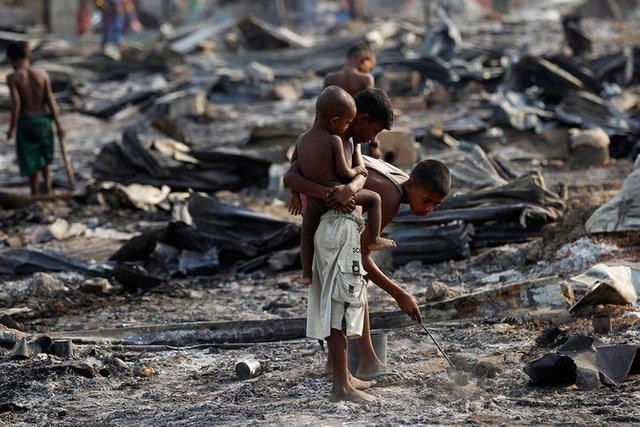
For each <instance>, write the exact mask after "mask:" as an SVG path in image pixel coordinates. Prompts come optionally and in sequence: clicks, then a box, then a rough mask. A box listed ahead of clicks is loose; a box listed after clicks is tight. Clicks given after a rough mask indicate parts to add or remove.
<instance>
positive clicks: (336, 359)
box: [327, 329, 376, 402]
mask: <svg viewBox="0 0 640 427" xmlns="http://www.w3.org/2000/svg"><path fill="white" fill-rule="evenodd" d="M327 347H329V358H330V359H331V366H332V367H333V386H332V387H331V401H332V402H339V401H341V400H348V401H351V402H374V401H375V400H376V398H375V397H374V396H372V395H370V394H367V393H365V392H364V391H360V390H356V389H355V388H354V387H353V385H351V381H349V370H348V369H347V338H346V337H345V336H344V334H343V333H342V331H340V330H338V329H331V335H329V337H328V338H327Z"/></svg>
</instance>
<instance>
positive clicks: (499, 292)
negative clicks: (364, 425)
mask: <svg viewBox="0 0 640 427" xmlns="http://www.w3.org/2000/svg"><path fill="white" fill-rule="evenodd" d="M566 308H567V304H566V302H565V297H564V295H563V293H562V290H561V287H560V280H559V278H557V277H555V276H554V277H547V278H542V279H537V280H533V281H529V282H522V283H515V284H512V285H507V286H503V287H501V288H498V289H491V290H488V291H481V292H476V293H473V294H469V295H464V296H461V297H457V298H452V299H449V300H445V301H440V302H435V303H429V304H424V305H422V306H420V311H421V313H422V317H423V319H424V320H425V321H428V322H434V321H442V320H450V319H465V318H502V317H506V316H508V317H519V316H535V313H536V312H540V313H544V312H549V311H553V310H557V311H562V312H565V311H566ZM412 324H413V321H412V320H411V319H409V317H407V316H406V315H405V314H404V313H402V312H401V311H393V312H378V313H371V325H372V328H373V329H381V328H399V327H405V326H410V325H412ZM305 335H306V319H305V318H293V319H269V320H249V321H234V322H185V323H175V324H166V325H144V326H134V327H127V328H109V329H97V330H86V331H72V332H56V333H51V334H47V336H49V337H51V338H66V339H72V340H73V341H74V342H76V343H87V344H89V343H100V342H109V343H111V344H121V345H174V346H182V345H193V344H196V343H249V342H266V341H284V340H290V339H296V338H303V337H304V336H305Z"/></svg>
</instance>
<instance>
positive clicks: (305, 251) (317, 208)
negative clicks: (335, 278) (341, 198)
mask: <svg viewBox="0 0 640 427" xmlns="http://www.w3.org/2000/svg"><path fill="white" fill-rule="evenodd" d="M325 211H326V209H325V207H324V205H323V204H322V202H320V201H319V200H316V199H313V198H311V197H307V206H306V208H305V210H304V215H303V216H302V232H301V233H300V262H301V263H302V278H300V279H299V280H298V282H299V283H301V284H303V285H310V284H311V276H312V274H313V271H312V270H313V236H314V235H315V234H316V229H317V228H318V224H319V223H320V217H321V216H322V215H323V214H324V213H325Z"/></svg>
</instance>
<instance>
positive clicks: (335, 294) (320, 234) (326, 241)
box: [285, 89, 417, 402]
mask: <svg viewBox="0 0 640 427" xmlns="http://www.w3.org/2000/svg"><path fill="white" fill-rule="evenodd" d="M355 105H356V115H355V117H354V118H353V120H352V121H351V123H350V124H349V127H348V128H347V129H346V131H345V132H344V133H343V134H342V136H341V139H342V143H343V144H346V143H348V141H349V140H350V139H352V140H353V142H354V143H355V144H358V143H362V142H365V141H369V140H371V139H373V138H375V136H376V135H377V134H378V133H379V132H380V131H381V130H382V129H385V128H389V127H391V124H392V122H393V110H392V108H391V104H390V102H389V98H388V97H387V96H386V95H385V94H384V92H382V91H380V90H376V89H369V90H366V91H363V92H362V93H360V94H358V95H357V96H356V99H355ZM299 154H300V159H299V160H297V161H295V162H294V163H293V165H292V167H291V169H290V171H291V170H295V171H296V172H295V173H298V174H299V173H300V169H301V165H300V162H301V160H302V156H303V155H304V153H303V152H302V150H301V152H300V153H299ZM330 161H331V160H330ZM318 163H320V162H319V161H318ZM288 176H290V173H289V172H288V173H287V176H286V177H285V184H287V185H288V182H287V180H286V178H287V177H288ZM358 176H360V177H362V178H364V175H362V174H359V175H358ZM299 177H300V178H301V180H302V182H307V183H309V185H310V187H309V188H310V189H311V191H313V197H315V198H317V199H323V198H324V197H325V196H326V195H327V192H330V190H331V191H333V190H332V185H333V184H335V181H334V182H333V183H330V184H329V185H324V184H316V183H313V182H312V180H307V179H306V178H304V177H302V175H301V174H300V175H299ZM321 181H325V180H324V179H322V180H321ZM291 182H296V180H293V181H291ZM338 182H339V181H338ZM352 182H353V183H356V184H349V185H348V186H349V187H350V188H349V189H348V190H345V191H342V192H341V194H344V195H346V193H347V192H350V191H351V189H352V187H354V186H355V185H357V183H358V182H359V181H358V178H357V177H356V178H355V179H354V180H353V181H352ZM333 187H335V188H344V187H346V185H343V184H339V185H337V186H336V185H333ZM318 188H322V189H327V192H324V193H321V192H320V191H317V190H318ZM360 188H362V185H360ZM297 189H304V185H302V186H300V188H297ZM355 194H357V191H354V192H353V193H351V194H349V196H348V197H346V198H345V199H344V200H341V203H342V204H346V205H349V207H350V208H351V209H353V207H354V206H355V203H353V195H355ZM336 206H337V204H336ZM351 209H347V210H351ZM362 224H363V222H362V219H361V218H360V216H359V215H355V214H353V213H343V212H342V210H330V211H328V212H327V213H326V214H324V215H323V216H322V218H321V219H320V224H319V225H318V228H317V230H316V233H315V239H314V240H315V241H314V249H315V254H314V255H315V256H314V264H313V283H312V284H311V286H310V288H309V301H308V312H307V336H309V337H310V338H316V339H321V340H322V339H325V340H327V343H328V347H329V359H330V360H331V365H332V366H333V371H332V373H333V387H332V391H331V399H332V400H334V401H338V400H351V401H365V402H366V401H372V400H374V399H375V398H374V397H373V396H371V395H369V394H367V393H365V392H363V391H361V390H362V389H364V388H367V387H368V386H370V385H371V384H372V383H371V382H368V381H360V380H358V379H356V378H353V377H351V375H350V374H349V372H348V370H347V359H346V344H347V343H346V336H345V333H346V334H347V335H351V336H353V335H355V336H357V335H361V334H362V331H363V327H365V325H366V322H367V320H366V289H365V288H364V284H365V282H364V280H363V275H364V274H365V271H364V269H363V268H362V257H361V250H360V230H361V227H362ZM369 240H370V235H369V237H367V242H369ZM367 248H368V246H367ZM367 252H368V249H367ZM413 301H415V300H413ZM416 310H417V304H416ZM343 322H344V326H343ZM343 330H344V331H345V332H343Z"/></svg>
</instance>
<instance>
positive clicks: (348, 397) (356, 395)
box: [331, 387, 378, 403]
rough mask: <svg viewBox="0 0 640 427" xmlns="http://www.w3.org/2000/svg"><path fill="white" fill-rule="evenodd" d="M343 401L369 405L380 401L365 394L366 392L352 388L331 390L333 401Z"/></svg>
mask: <svg viewBox="0 0 640 427" xmlns="http://www.w3.org/2000/svg"><path fill="white" fill-rule="evenodd" d="M343 400H345V401H348V402H356V403H367V402H375V401H376V400H378V399H377V398H376V397H375V396H372V395H370V394H367V393H365V392H364V391H360V390H356V389H355V388H351V387H349V388H348V389H339V388H333V389H332V390H331V401H332V402H340V401H343Z"/></svg>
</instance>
